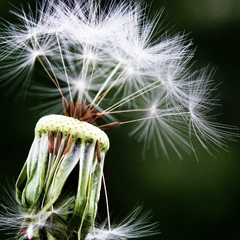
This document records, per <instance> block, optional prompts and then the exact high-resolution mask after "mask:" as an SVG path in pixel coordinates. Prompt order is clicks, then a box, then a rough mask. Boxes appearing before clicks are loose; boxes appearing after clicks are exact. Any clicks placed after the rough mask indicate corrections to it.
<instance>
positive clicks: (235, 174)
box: [0, 0, 240, 240]
mask: <svg viewBox="0 0 240 240" xmlns="http://www.w3.org/2000/svg"><path fill="white" fill-rule="evenodd" d="M9 2H10V3H11V4H13V5H15V6H17V7H20V6H21V4H23V5H26V3H27V2H26V1H24V0H21V1H19V0H10V1H8V0H1V6H0V17H2V18H7V19H8V20H10V21H14V19H11V15H9V12H8V9H9V8H12V7H11V5H10V4H9ZM30 2H31V0H30ZM148 3H149V4H150V5H151V11H150V13H151V14H154V13H155V12H157V11H159V10H162V9H164V12H163V15H162V20H164V23H163V26H168V27H169V28H170V32H185V33H188V38H189V39H193V42H194V46H193V49H194V48H197V50H196V54H195V58H194V60H195V61H196V62H195V65H194V67H193V68H196V69H197V68H201V67H205V66H206V65H209V66H211V67H213V68H214V69H216V72H215V75H214V79H215V81H216V83H217V84H218V83H221V84H220V85H219V92H220V93H221V95H220V98H221V103H222V109H221V112H222V115H220V116H219V121H220V122H222V123H227V124H230V125H235V126H239V125H240V124H239V123H240V113H239V112H240V97H239V96H240V95H239V94H240V79H239V78H240V66H239V65H240V1H239V0H152V1H148ZM0 68H1V66H0ZM6 90H7V89H6V88H4V87H1V88H0V94H1V95H0V109H1V110H0V124H1V125H0V126H1V134H2V135H1V137H0V156H1V157H0V185H1V186H6V185H7V182H9V183H10V184H13V182H14V179H16V178H17V176H18V174H19V171H20V170H21V167H22V165H23V163H24V162H25V159H26V156H27V153H28V150H29V148H30V145H31V143H32V140H33V130H34V126H35V123H36V121H37V120H38V118H39V114H40V115H41V113H38V114H37V113H36V112H33V111H30V110H29V108H30V107H32V106H33V105H38V99H37V98H35V97H34V96H31V97H29V98H26V99H20V100H18V101H15V100H14V96H13V95H7V96H4V95H5V92H6ZM129 127H130V126H129ZM128 130H129V129H128V127H127V126H126V127H122V128H119V129H116V130H111V131H109V133H108V135H109V138H110V140H111V149H110V151H109V153H108V155H107V159H106V165H105V177H106V181H107V187H108V195H109V196H108V197H109V202H110V209H111V212H112V216H113V219H116V218H118V219H121V217H124V216H125V215H126V214H127V213H129V212H130V211H131V210H132V209H133V208H134V207H135V206H137V205H143V209H144V210H146V211H147V210H149V209H151V210H152V215H153V221H157V222H159V230H160V231H161V234H160V235H157V236H154V237H151V238H150V237H149V238H146V239H153V240H154V239H160V240H198V239H199V240H200V239H201V240H203V239H204V240H213V239H214V240H219V239H224V240H238V239H240V144H239V142H230V143H229V152H225V151H221V150H220V151H219V153H216V154H215V158H214V157H212V156H209V155H208V154H207V153H206V152H200V153H199V160H198V161H197V160H196V158H195V157H194V156H193V155H191V156H188V155H183V159H182V160H180V159H178V158H177V157H173V158H171V159H170V160H168V159H166V158H164V156H159V157H156V156H154V155H153V154H152V153H151V151H150V152H148V154H147V156H146V159H143V158H142V156H141V149H142V146H141V144H139V143H138V142H137V141H135V140H134V139H132V138H130V137H128ZM2 192H3V191H2V190H1V195H2ZM103 206H104V199H102V200H101V202H100V207H103ZM104 214H105V211H104V209H102V208H100V211H99V215H100V217H101V216H104ZM7 238H8V237H7V236H4V235H0V239H7Z"/></svg>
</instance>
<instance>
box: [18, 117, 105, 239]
mask: <svg viewBox="0 0 240 240" xmlns="http://www.w3.org/2000/svg"><path fill="white" fill-rule="evenodd" d="M98 146H99V147H98ZM108 148H109V140H108V137H107V135H106V134H105V133H104V132H103V131H102V130H100V129H99V128H98V127H95V126H93V125H91V124H89V123H86V122H82V121H79V120H77V119H74V118H71V117H67V116H61V115H49V116H45V117H43V118H41V119H40V120H39V121H38V123H37V125H36V128H35V138H34V141H33V144H32V147H31V149H30V151H29V155H28V158H27V160H26V162H25V164H24V166H23V169H22V171H21V173H20V175H19V177H18V180H17V182H16V199H17V201H18V202H19V204H20V205H21V206H22V207H23V208H24V209H26V211H27V218H26V219H25V221H24V222H23V225H22V229H21V232H22V235H23V236H27V238H28V239H31V238H33V237H34V239H35V238H37V239H38V238H41V239H42V236H44V235H46V236H48V239H49V236H51V238H52V239H57V240H61V239H84V238H85V236H86V235H87V234H88V232H89V230H90V228H91V227H92V226H93V224H94V221H95V217H96V211H97V203H98V200H99V194H100V188H101V180H102V168H103V163H104V157H105V154H106V151H107V150H108Z"/></svg>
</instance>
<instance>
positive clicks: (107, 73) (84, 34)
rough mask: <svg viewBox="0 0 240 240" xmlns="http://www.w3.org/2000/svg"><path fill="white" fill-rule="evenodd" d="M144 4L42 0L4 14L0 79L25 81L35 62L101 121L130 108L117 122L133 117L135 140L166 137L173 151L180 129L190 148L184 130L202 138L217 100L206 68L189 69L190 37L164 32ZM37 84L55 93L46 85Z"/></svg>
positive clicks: (160, 140)
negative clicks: (101, 117) (7, 18)
mask: <svg viewBox="0 0 240 240" xmlns="http://www.w3.org/2000/svg"><path fill="white" fill-rule="evenodd" d="M146 9H147V7H146V6H145V5H143V4H142V3H139V2H134V3H131V4H129V3H128V2H126V1H123V2H122V3H116V2H113V3H109V4H106V5H104V6H102V3H101V2H100V1H94V0H90V1H87V2H79V1H73V2H71V3H64V2H62V1H54V0H51V1H43V2H41V3H40V4H39V5H38V7H37V11H36V12H34V11H33V10H31V8H30V7H29V9H28V12H27V11H25V10H20V11H15V12H14V15H15V16H16V17H18V19H19V24H18V25H17V26H16V25H14V24H11V23H8V22H6V23H4V24H3V27H2V31H1V32H2V37H1V38H2V39H3V41H2V42H1V43H0V44H1V52H0V56H1V57H2V61H3V70H4V71H5V70H6V71H5V73H4V74H3V76H2V78H1V79H3V80H4V79H6V77H7V78H8V82H12V81H15V82H16V84H15V85H16V86H20V85H21V84H22V85H23V86H28V85H30V78H31V75H32V72H33V69H34V65H35V62H39V63H40V65H42V67H43V70H44V71H45V72H46V74H47V76H48V77H49V78H50V80H51V81H52V83H53V86H55V87H56V89H57V90H58V92H59V93H58V96H60V97H62V98H65V99H66V101H67V102H69V103H70V102H71V101H73V102H78V103H83V102H84V103H86V104H87V105H88V106H89V107H91V108H96V109H97V111H100V112H101V111H102V112H103V113H104V115H105V116H106V117H105V118H104V119H105V121H109V120H110V119H112V118H113V116H114V119H118V116H120V115H121V114H123V115H124V114H125V113H127V114H126V115H127V116H129V118H128V119H126V121H124V122H122V123H121V124H124V123H132V124H133V125H134V127H135V130H133V131H132V135H136V137H137V138H138V140H143V141H145V142H149V140H150V139H151V137H153V135H155V142H157V143H160V145H161V146H162V147H163V146H165V144H164V142H166V143H167V144H170V145H171V146H172V147H174V149H176V152H178V151H177V148H176V147H175V145H176V144H175V143H173V141H174V140H173V138H175V137H176V136H178V137H177V139H178V141H179V142H181V143H179V145H185V146H187V147H186V148H187V149H189V146H191V145H192V144H191V143H190V142H191V140H190V139H189V136H191V135H192V134H193V133H194V132H195V133H197V132H198V133H200V132H201V134H199V135H198V137H199V140H200V143H201V144H203V141H202V140H201V139H211V137H210V136H209V135H208V134H207V131H206V129H204V127H206V128H207V127H209V126H210V125H211V124H212V122H211V121H209V120H207V118H206V117H205V114H207V113H208V112H209V111H208V110H209V109H212V108H213V107H214V106H216V102H215V100H214V97H213V96H211V94H210V93H209V89H210V88H211V89H214V85H213V81H212V80H210V77H211V72H210V73H209V72H208V71H206V70H204V69H203V70H200V71H198V72H197V71H196V72H192V71H191V70H190V67H191V65H192V64H191V60H192V58H193V55H194V50H192V49H191V45H192V42H191V41H188V40H187V36H186V35H184V34H170V33H169V32H168V31H165V32H163V31H162V32H161V31H160V30H159V28H158V24H159V22H160V20H161V19H160V18H161V15H162V12H160V13H159V14H156V15H155V16H154V17H152V19H150V18H148V17H147V14H146V12H147V10H146ZM13 59H15V60H16V59H17V60H16V61H15V62H13V61H12V60H13ZM9 69H12V71H9ZM16 78H17V79H18V80H15V79H16ZM23 80H24V81H23ZM4 84H7V82H5V83H4ZM12 88H14V86H12ZM39 89H40V88H39ZM42 90H44V91H45V94H46V95H47V94H48V93H50V94H52V95H54V91H52V89H51V87H44V88H42ZM210 92H212V91H210ZM39 95H44V93H39ZM56 96H57V95H56ZM159 97H160V98H161V99H159V100H157V103H154V105H152V104H153V100H154V101H156V99H158V98H159ZM147 98H149V99H147ZM141 103H142V105H141ZM50 104H51V102H49V105H50ZM52 104H54V105H55V104H56V101H52ZM147 105H148V107H147ZM149 106H151V107H149ZM153 106H155V107H153ZM54 108H56V109H59V108H60V107H59V106H58V107H56V106H54ZM51 109H52V108H51ZM136 116H139V117H138V118H136ZM217 126H218V125H217V124H214V128H217ZM219 127H220V128H221V124H220V125H219ZM180 128H182V129H183V131H181V130H179V129H180ZM159 129H161V131H160V130H159ZM187 129H188V130H187ZM196 129H198V131H196ZM140 131H142V133H140ZM188 131H189V132H188ZM137 133H139V134H140V135H139V134H137ZM149 133H151V134H149ZM206 134H207V135H206ZM144 136H145V137H144ZM215 136H216V135H215ZM228 138H229V137H227V139H228ZM164 139H165V140H164ZM187 139H188V140H187ZM222 139H224V134H222ZM150 142H151V144H152V141H150ZM187 142H189V143H187ZM214 142H215V143H217V142H216V141H214ZM151 144H150V145H151ZM148 145H149V144H148ZM204 146H205V144H204ZM155 148H158V149H159V147H157V146H155ZM192 148H193V152H194V151H195V150H194V147H193V146H192ZM164 149H166V147H164ZM163 152H166V150H164V151H163Z"/></svg>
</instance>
